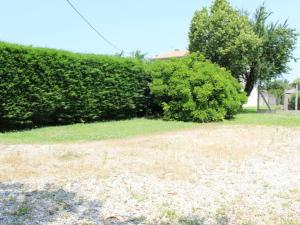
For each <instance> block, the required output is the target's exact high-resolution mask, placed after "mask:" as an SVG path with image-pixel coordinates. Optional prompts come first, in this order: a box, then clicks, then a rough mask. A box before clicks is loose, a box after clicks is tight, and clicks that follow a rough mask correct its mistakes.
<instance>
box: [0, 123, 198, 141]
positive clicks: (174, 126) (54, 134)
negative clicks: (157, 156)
mask: <svg viewBox="0 0 300 225" xmlns="http://www.w3.org/2000/svg"><path fill="white" fill-rule="evenodd" d="M196 126H199V124H197V123H184V122H176V121H170V122H166V121H162V120H147V119H132V120H123V121H112V122H99V123H91V124H75V125H68V126H57V127H45V128H38V129H33V130H28V131H20V132H7V133H0V144H1V143H2V144H4V143H5V144H10V143H12V144H27V143H28V144H32V143H33V144H34V143H47V144H48V143H68V142H87V141H99V140H105V139H117V138H126V137H133V136H137V135H145V134H153V133H157V132H164V131H173V130H178V129H184V128H193V127H196Z"/></svg>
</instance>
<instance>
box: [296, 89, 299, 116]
mask: <svg viewBox="0 0 300 225" xmlns="http://www.w3.org/2000/svg"><path fill="white" fill-rule="evenodd" d="M298 93H299V85H298V84H296V100H295V110H296V111H298V99H299V96H298Z"/></svg>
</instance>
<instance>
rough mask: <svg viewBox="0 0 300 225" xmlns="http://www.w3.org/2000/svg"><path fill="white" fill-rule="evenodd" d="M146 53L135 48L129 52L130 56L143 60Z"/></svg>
mask: <svg viewBox="0 0 300 225" xmlns="http://www.w3.org/2000/svg"><path fill="white" fill-rule="evenodd" d="M146 55H147V53H142V52H141V51H140V50H136V51H133V52H131V57H132V58H136V59H139V60H144V59H145V58H146Z"/></svg>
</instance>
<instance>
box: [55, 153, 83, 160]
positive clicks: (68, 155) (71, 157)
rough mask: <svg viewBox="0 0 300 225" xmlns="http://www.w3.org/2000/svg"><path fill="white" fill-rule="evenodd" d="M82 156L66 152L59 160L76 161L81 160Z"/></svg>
mask: <svg viewBox="0 0 300 225" xmlns="http://www.w3.org/2000/svg"><path fill="white" fill-rule="evenodd" d="M80 157H81V155H79V154H76V153H73V152H65V153H63V154H62V155H60V156H59V159H60V160H62V161H68V160H74V159H78V158H80Z"/></svg>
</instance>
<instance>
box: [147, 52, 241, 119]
mask: <svg viewBox="0 0 300 225" xmlns="http://www.w3.org/2000/svg"><path fill="white" fill-rule="evenodd" d="M149 71H150V73H151V74H152V79H153V83H152V84H151V91H152V93H153V94H154V99H155V102H156V104H157V105H160V106H161V108H162V114H163V117H164V119H166V120H182V121H196V122H210V121H221V120H223V119H225V118H231V117H233V116H234V115H235V114H236V113H237V112H238V111H239V110H240V107H241V105H242V104H243V103H244V102H245V101H246V95H245V93H244V92H243V91H242V86H241V85H240V84H239V83H238V82H237V81H236V79H235V78H233V77H232V76H231V74H230V73H229V72H228V71H226V70H225V69H223V68H220V67H219V66H217V65H215V64H212V63H211V62H208V61H206V60H205V59H204V57H203V56H199V55H192V56H191V57H188V58H184V59H173V60H166V61H156V62H154V63H152V64H151V68H150V70H149Z"/></svg>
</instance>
